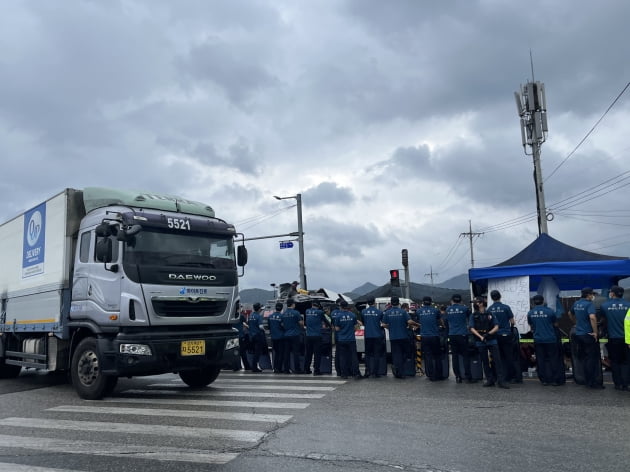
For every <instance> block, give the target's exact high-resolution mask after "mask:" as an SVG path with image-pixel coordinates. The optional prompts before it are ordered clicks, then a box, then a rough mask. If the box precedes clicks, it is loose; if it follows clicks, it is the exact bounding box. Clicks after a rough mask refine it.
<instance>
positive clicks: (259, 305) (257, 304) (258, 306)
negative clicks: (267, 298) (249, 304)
mask: <svg viewBox="0 0 630 472" xmlns="http://www.w3.org/2000/svg"><path fill="white" fill-rule="evenodd" d="M261 308H262V305H261V304H260V303H258V302H256V303H254V311H258V310H260V309H261Z"/></svg>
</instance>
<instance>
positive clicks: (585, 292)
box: [582, 287, 595, 298]
mask: <svg viewBox="0 0 630 472" xmlns="http://www.w3.org/2000/svg"><path fill="white" fill-rule="evenodd" d="M594 293H595V292H593V287H584V288H583V289H582V298H584V297H586V296H588V295H593V294H594Z"/></svg>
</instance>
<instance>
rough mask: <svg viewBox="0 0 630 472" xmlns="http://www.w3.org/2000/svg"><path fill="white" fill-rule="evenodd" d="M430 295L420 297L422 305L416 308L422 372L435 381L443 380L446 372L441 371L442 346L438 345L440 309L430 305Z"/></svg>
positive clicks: (441, 323) (440, 321) (440, 322)
mask: <svg viewBox="0 0 630 472" xmlns="http://www.w3.org/2000/svg"><path fill="white" fill-rule="evenodd" d="M431 303H433V300H432V299H431V297H424V298H423V299H422V306H421V307H420V308H418V309H417V310H416V315H417V316H418V322H419V323H420V339H421V343H422V357H423V359H424V372H425V373H426V375H427V378H428V379H429V380H430V381H432V382H435V381H437V380H444V379H445V378H446V375H447V374H448V372H442V347H441V346H440V325H443V322H442V319H441V316H440V311H439V310H438V309H437V308H436V307H434V306H432V305H431Z"/></svg>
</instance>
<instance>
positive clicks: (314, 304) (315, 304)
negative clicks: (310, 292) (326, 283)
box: [312, 300, 322, 308]
mask: <svg viewBox="0 0 630 472" xmlns="http://www.w3.org/2000/svg"><path fill="white" fill-rule="evenodd" d="M312 305H313V306H316V307H319V308H321V307H322V304H321V302H319V301H318V300H313V303H312Z"/></svg>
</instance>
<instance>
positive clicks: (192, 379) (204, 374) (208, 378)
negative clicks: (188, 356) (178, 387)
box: [179, 367, 221, 388]
mask: <svg viewBox="0 0 630 472" xmlns="http://www.w3.org/2000/svg"><path fill="white" fill-rule="evenodd" d="M219 372H221V368H220V367H204V368H202V369H196V370H184V371H182V372H180V373H179V377H180V378H181V379H182V380H183V381H184V383H185V384H186V385H188V386H189V387H195V388H197V387H206V386H207V385H210V384H211V383H212V382H214V381H215V380H216V379H217V377H218V376H219Z"/></svg>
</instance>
